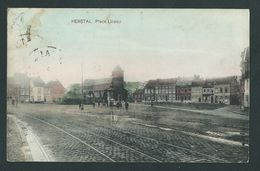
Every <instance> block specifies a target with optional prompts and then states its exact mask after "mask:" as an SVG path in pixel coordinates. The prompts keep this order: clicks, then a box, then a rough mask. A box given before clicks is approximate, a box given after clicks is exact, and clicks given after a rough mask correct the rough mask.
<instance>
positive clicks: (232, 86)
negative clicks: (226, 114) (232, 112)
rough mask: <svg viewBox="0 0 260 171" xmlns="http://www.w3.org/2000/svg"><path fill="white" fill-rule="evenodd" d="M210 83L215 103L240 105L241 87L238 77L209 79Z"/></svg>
mask: <svg viewBox="0 0 260 171" xmlns="http://www.w3.org/2000/svg"><path fill="white" fill-rule="evenodd" d="M207 82H208V83H210V84H211V85H213V92H214V94H213V95H214V100H213V102H214V103H222V104H231V105H239V104H240V85H239V77H238V76H229V77H222V78H214V79H208V80H207Z"/></svg>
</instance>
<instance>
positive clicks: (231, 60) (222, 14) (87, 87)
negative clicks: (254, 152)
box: [6, 8, 250, 163]
mask: <svg viewBox="0 0 260 171" xmlns="http://www.w3.org/2000/svg"><path fill="white" fill-rule="evenodd" d="M7 16H8V25H7V28H8V29H7V38H8V42H7V45H8V49H7V54H8V55H7V63H8V64H7V97H6V101H7V154H6V156H7V160H8V161H10V162H15V161H23V162H27V161H37V162H39V161H50V162H167V163H169V162H171V163H247V162H249V110H250V90H249V87H250V65H249V64H250V45H249V10H247V9H141V8H139V9H105V8H103V9H98V8H88V9H87V8H82V9H73V8H63V9H59V8H9V9H8V14H7Z"/></svg>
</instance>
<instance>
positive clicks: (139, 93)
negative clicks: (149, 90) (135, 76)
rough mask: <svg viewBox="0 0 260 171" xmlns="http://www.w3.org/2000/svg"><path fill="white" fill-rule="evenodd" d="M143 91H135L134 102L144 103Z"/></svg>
mask: <svg viewBox="0 0 260 171" xmlns="http://www.w3.org/2000/svg"><path fill="white" fill-rule="evenodd" d="M143 94H144V93H143V89H137V90H135V92H134V93H133V99H134V102H135V103H137V102H142V101H143Z"/></svg>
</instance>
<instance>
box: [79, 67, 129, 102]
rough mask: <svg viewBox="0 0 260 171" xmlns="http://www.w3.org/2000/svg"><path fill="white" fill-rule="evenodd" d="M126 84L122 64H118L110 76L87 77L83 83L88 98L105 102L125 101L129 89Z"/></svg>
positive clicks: (85, 95)
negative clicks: (100, 77) (101, 77)
mask: <svg viewBox="0 0 260 171" xmlns="http://www.w3.org/2000/svg"><path fill="white" fill-rule="evenodd" d="M124 86H125V82H124V71H123V70H122V68H121V67H120V66H116V67H115V68H114V69H113V71H112V75H111V76H110V77H109V78H103V79H86V80H85V81H84V83H83V92H84V97H85V99H87V100H91V101H100V102H105V103H107V102H109V101H125V100H126V98H127V91H126V89H125V87H124Z"/></svg>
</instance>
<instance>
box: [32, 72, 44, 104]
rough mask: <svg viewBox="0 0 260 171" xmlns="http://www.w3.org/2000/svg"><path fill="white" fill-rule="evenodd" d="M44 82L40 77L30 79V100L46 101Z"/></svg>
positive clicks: (33, 101) (35, 101) (36, 101)
mask: <svg viewBox="0 0 260 171" xmlns="http://www.w3.org/2000/svg"><path fill="white" fill-rule="evenodd" d="M44 85H45V84H44V82H43V81H42V79H41V78H40V77H36V78H31V79H30V102H31V103H43V102H44Z"/></svg>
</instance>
